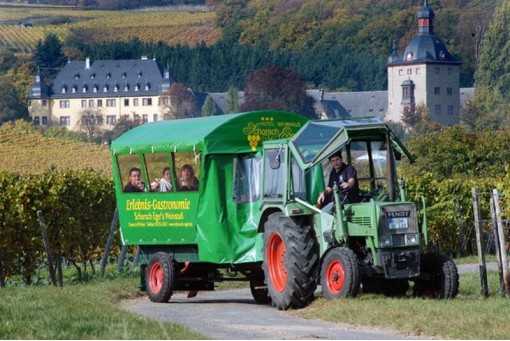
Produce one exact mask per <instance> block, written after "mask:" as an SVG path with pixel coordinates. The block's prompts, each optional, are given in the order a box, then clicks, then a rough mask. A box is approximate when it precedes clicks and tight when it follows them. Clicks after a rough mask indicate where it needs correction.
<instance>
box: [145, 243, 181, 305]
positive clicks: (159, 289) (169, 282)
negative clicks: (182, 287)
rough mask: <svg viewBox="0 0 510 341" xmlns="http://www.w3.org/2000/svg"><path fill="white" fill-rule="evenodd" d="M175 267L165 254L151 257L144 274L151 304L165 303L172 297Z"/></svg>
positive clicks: (161, 253)
mask: <svg viewBox="0 0 510 341" xmlns="http://www.w3.org/2000/svg"><path fill="white" fill-rule="evenodd" d="M175 277H176V274H175V266H174V263H173V261H172V258H171V257H170V256H169V255H168V254H167V253H165V252H157V253H155V254H153V255H152V256H151V258H150V259H149V263H148V264H147V270H146V272H145V283H146V286H147V292H148V294H149V298H150V300H151V301H152V302H156V303H166V302H168V300H169V299H170V297H172V294H173V292H174V287H175V280H176V278H175Z"/></svg>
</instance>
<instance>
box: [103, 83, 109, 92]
mask: <svg viewBox="0 0 510 341" xmlns="http://www.w3.org/2000/svg"><path fill="white" fill-rule="evenodd" d="M103 92H108V85H106V84H105V86H104V87H103Z"/></svg>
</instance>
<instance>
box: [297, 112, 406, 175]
mask: <svg viewBox="0 0 510 341" xmlns="http://www.w3.org/2000/svg"><path fill="white" fill-rule="evenodd" d="M387 134H389V135H390V139H391V142H392V145H393V147H394V148H395V149H396V150H397V151H399V152H400V153H401V154H403V155H406V156H407V157H409V159H410V160H412V156H411V154H410V153H409V151H408V150H407V149H406V148H405V146H404V145H403V144H402V143H401V142H400V140H399V139H398V138H397V136H396V135H395V134H394V133H393V132H392V131H391V129H390V128H389V127H388V125H387V124H386V123H384V122H383V121H381V120H380V119H378V118H374V117H367V118H359V119H334V120H317V121H310V122H308V123H307V124H305V125H304V126H303V128H301V130H300V131H299V132H298V133H296V135H294V137H292V138H291V142H292V144H293V145H294V147H295V148H296V150H297V151H298V153H297V154H298V156H299V157H300V158H301V160H300V161H301V163H302V164H304V165H305V168H306V169H309V168H312V167H313V166H315V165H316V164H317V163H318V162H321V160H323V159H324V158H326V157H329V156H330V155H332V154H333V153H334V152H336V151H338V150H339V149H341V148H343V147H344V146H345V145H346V144H348V143H350V142H351V141H384V140H385V136H386V135H387Z"/></svg>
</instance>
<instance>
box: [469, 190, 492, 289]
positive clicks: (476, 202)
mask: <svg viewBox="0 0 510 341" xmlns="http://www.w3.org/2000/svg"><path fill="white" fill-rule="evenodd" d="M471 197H472V199H473V215H474V220H475V232H476V248H477V251H478V264H479V269H480V282H481V285H482V295H483V296H485V297H488V296H489V286H488V284H487V266H486V263H485V250H484V248H483V247H482V244H483V243H482V227H481V224H480V198H479V197H478V193H477V191H476V188H475V187H473V188H472V189H471Z"/></svg>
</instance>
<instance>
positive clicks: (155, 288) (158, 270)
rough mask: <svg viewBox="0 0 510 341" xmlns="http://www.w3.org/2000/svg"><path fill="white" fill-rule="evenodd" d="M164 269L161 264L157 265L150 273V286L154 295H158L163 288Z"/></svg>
mask: <svg viewBox="0 0 510 341" xmlns="http://www.w3.org/2000/svg"><path fill="white" fill-rule="evenodd" d="M163 277H164V276H163V268H162V267H161V264H159V263H155V264H153V265H152V267H151V271H150V273H149V285H150V288H151V291H152V292H153V293H158V292H159V291H160V290H161V287H163Z"/></svg>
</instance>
